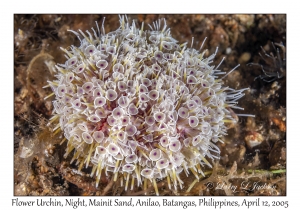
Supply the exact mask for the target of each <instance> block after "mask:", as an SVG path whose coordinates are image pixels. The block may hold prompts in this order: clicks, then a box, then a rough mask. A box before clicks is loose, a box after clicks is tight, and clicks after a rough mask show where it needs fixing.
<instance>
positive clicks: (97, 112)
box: [95, 109, 107, 118]
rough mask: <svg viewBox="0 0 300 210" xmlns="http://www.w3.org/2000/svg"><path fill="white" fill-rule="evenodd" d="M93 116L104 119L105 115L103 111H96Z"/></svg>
mask: <svg viewBox="0 0 300 210" xmlns="http://www.w3.org/2000/svg"><path fill="white" fill-rule="evenodd" d="M95 114H96V115H97V116H98V117H100V118H106V116H107V114H106V113H105V111H104V110H103V109H97V110H96V112H95Z"/></svg>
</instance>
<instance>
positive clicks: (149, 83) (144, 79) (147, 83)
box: [142, 78, 152, 87]
mask: <svg viewBox="0 0 300 210" xmlns="http://www.w3.org/2000/svg"><path fill="white" fill-rule="evenodd" d="M142 84H143V85H145V86H146V87H149V86H150V85H151V84H152V82H151V80H150V79H148V78H143V79H142Z"/></svg>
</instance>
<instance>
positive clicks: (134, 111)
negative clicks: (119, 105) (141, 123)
mask: <svg viewBox="0 0 300 210" xmlns="http://www.w3.org/2000/svg"><path fill="white" fill-rule="evenodd" d="M128 113H129V114H130V115H137V113H138V109H137V108H136V106H135V105H134V104H130V105H129V106H128Z"/></svg>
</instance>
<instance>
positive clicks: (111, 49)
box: [106, 46, 116, 55]
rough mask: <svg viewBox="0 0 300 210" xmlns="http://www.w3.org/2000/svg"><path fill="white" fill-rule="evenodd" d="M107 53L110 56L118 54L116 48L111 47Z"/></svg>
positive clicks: (107, 49)
mask: <svg viewBox="0 0 300 210" xmlns="http://www.w3.org/2000/svg"><path fill="white" fill-rule="evenodd" d="M106 52H107V53H108V54H111V55H112V54H115V53H116V48H115V47H114V46H109V47H107V48H106Z"/></svg>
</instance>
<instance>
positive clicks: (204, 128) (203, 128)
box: [201, 122, 211, 134]
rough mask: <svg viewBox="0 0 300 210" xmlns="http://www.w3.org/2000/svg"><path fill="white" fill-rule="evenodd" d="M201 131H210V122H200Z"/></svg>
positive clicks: (206, 132)
mask: <svg viewBox="0 0 300 210" xmlns="http://www.w3.org/2000/svg"><path fill="white" fill-rule="evenodd" d="M201 131H202V133H204V134H208V133H209V132H210V131H211V127H210V124H209V123H208V122H202V123H201Z"/></svg>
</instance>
